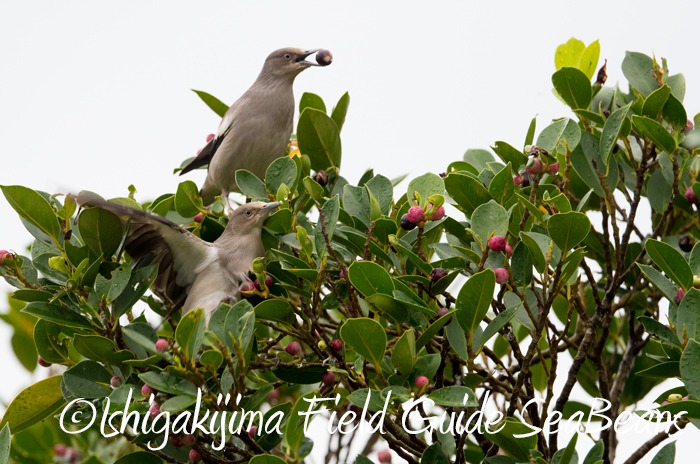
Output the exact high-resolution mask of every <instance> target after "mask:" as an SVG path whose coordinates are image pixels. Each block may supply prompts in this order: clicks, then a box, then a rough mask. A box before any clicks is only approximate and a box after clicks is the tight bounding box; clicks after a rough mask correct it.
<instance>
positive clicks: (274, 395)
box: [267, 388, 280, 401]
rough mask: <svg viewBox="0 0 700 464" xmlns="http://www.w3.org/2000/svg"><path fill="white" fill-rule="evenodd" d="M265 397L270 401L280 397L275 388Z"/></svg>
mask: <svg viewBox="0 0 700 464" xmlns="http://www.w3.org/2000/svg"><path fill="white" fill-rule="evenodd" d="M267 399H268V400H270V401H277V400H279V399H280V391H279V390H277V389H276V388H275V389H274V390H272V391H271V392H270V393H268V394H267Z"/></svg>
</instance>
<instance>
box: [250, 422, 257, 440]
mask: <svg viewBox="0 0 700 464" xmlns="http://www.w3.org/2000/svg"><path fill="white" fill-rule="evenodd" d="M257 431H258V426H257V425H254V426H252V427H251V428H249V429H248V436H249V437H250V438H252V439H253V440H255V433H256V432H257Z"/></svg>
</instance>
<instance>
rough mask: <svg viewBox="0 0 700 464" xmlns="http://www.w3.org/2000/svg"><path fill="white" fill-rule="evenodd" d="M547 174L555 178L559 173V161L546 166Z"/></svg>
mask: <svg viewBox="0 0 700 464" xmlns="http://www.w3.org/2000/svg"><path fill="white" fill-rule="evenodd" d="M547 172H548V173H550V174H551V175H553V176H555V175H557V173H558V172H559V161H557V162H556V163H554V164H550V165H549V166H547Z"/></svg>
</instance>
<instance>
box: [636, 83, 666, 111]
mask: <svg viewBox="0 0 700 464" xmlns="http://www.w3.org/2000/svg"><path fill="white" fill-rule="evenodd" d="M669 95H671V87H669V86H667V85H664V86H663V87H659V88H658V89H656V90H654V91H653V92H652V93H650V94H649V96H648V97H647V98H646V100H644V106H643V107H642V115H643V116H646V117H647V118H651V119H656V118H658V117H659V115H660V114H661V110H663V108H664V105H665V104H666V101H667V100H668V96H669Z"/></svg>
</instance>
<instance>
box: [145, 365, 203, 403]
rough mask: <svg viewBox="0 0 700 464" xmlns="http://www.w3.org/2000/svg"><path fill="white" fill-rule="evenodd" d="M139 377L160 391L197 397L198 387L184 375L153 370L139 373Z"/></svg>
mask: <svg viewBox="0 0 700 464" xmlns="http://www.w3.org/2000/svg"><path fill="white" fill-rule="evenodd" d="M138 377H139V378H140V379H141V380H142V381H143V382H144V383H146V384H148V385H150V386H151V387H153V389H154V390H157V391H159V392H164V393H170V394H172V395H189V396H194V397H197V387H195V385H194V384H193V383H191V382H190V381H189V380H187V379H185V378H183V377H179V376H176V375H172V374H168V373H167V372H153V371H151V372H146V373H144V374H139V376H138Z"/></svg>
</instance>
